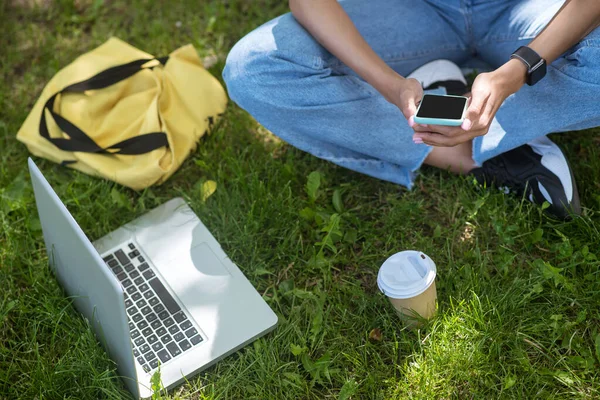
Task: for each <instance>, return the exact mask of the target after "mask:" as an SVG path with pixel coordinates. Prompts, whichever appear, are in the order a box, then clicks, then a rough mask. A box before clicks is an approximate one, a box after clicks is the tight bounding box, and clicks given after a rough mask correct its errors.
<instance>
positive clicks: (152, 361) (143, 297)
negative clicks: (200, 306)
mask: <svg viewBox="0 0 600 400" xmlns="http://www.w3.org/2000/svg"><path fill="white" fill-rule="evenodd" d="M103 259H104V262H105V263H106V264H107V265H108V266H109V267H110V269H112V271H113V273H114V274H115V275H116V277H117V279H119V282H121V286H123V289H124V290H125V309H126V310H127V318H128V321H129V330H130V334H131V341H132V343H133V355H134V356H135V358H136V360H137V362H138V363H139V364H140V365H141V366H142V368H143V369H144V371H146V372H150V371H152V370H153V369H156V368H157V367H158V363H159V361H160V363H161V365H162V364H165V363H166V362H167V361H170V360H171V359H173V358H175V357H177V356H179V355H181V354H183V353H184V352H186V351H188V350H190V349H191V348H193V347H194V346H196V345H198V344H200V343H201V342H202V340H203V339H202V336H200V335H199V333H198V329H197V327H195V326H194V324H193V323H192V322H191V320H190V318H189V317H188V315H187V313H186V312H185V311H184V310H182V309H181V307H180V306H179V304H177V302H176V301H175V299H174V298H173V296H171V294H170V293H169V292H168V291H167V289H166V288H165V286H164V285H163V283H162V282H161V281H160V279H159V278H158V277H157V276H156V274H155V273H154V271H153V270H152V268H150V265H148V262H147V261H146V260H145V259H144V257H143V256H142V255H141V254H140V252H139V250H138V249H137V248H136V247H135V245H134V244H133V243H129V244H128V245H127V246H126V247H124V248H123V249H119V250H117V251H115V252H114V253H113V254H109V255H107V256H106V257H104V258H103Z"/></svg>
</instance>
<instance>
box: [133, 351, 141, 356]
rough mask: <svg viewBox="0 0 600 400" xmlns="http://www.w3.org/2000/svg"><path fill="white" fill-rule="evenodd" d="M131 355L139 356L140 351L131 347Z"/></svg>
mask: <svg viewBox="0 0 600 400" xmlns="http://www.w3.org/2000/svg"><path fill="white" fill-rule="evenodd" d="M133 356H134V357H139V356H140V352H139V351H137V349H133Z"/></svg>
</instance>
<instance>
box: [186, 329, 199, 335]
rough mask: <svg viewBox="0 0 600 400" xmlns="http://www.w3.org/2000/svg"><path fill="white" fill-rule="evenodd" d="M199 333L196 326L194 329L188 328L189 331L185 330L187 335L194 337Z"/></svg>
mask: <svg viewBox="0 0 600 400" xmlns="http://www.w3.org/2000/svg"><path fill="white" fill-rule="evenodd" d="M197 333H198V331H197V330H196V328H192V329H188V330H187V331H185V336H187V337H192V336H194V335H195V334H197Z"/></svg>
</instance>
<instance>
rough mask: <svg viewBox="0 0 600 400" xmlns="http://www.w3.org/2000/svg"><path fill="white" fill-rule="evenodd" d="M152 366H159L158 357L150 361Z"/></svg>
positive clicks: (153, 367)
mask: <svg viewBox="0 0 600 400" xmlns="http://www.w3.org/2000/svg"><path fill="white" fill-rule="evenodd" d="M150 368H152V369H155V368H158V358H155V359H154V360H152V361H150Z"/></svg>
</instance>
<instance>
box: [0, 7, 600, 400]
mask: <svg viewBox="0 0 600 400" xmlns="http://www.w3.org/2000/svg"><path fill="white" fill-rule="evenodd" d="M11 3H12V4H13V5H11ZM42 3H45V2H42ZM285 11H286V7H285V4H284V3H283V2H277V1H267V0H257V1H254V2H244V1H227V2H220V1H214V2H206V1H204V2H198V1H191V0H185V1H179V2H173V3H171V2H166V1H142V0H133V1H130V2H125V1H119V0H114V1H105V2H103V1H100V0H97V1H84V0H81V1H75V2H72V1H62V0H61V1H54V2H51V5H49V6H42V7H30V6H28V5H27V2H26V1H25V2H24V1H15V0H13V1H9V2H8V3H6V2H4V3H3V5H0V26H2V30H3V34H2V35H1V37H0V50H1V53H2V62H1V63H0V74H1V77H2V81H3V82H4V84H3V85H2V87H0V110H1V111H0V149H1V150H2V151H1V152H0V226H1V229H0V287H1V288H2V290H1V291H0V399H2V400H4V399H6V400H8V399H10V400H12V399H33V398H38V399H54V398H65V399H66V398H69V399H100V398H102V399H121V398H128V396H129V395H128V393H127V392H126V390H125V388H124V385H123V383H122V381H121V380H120V379H119V378H118V376H117V373H116V369H115V365H114V363H113V362H112V361H111V360H110V359H109V358H108V357H107V355H106V354H105V352H104V351H103V350H102V348H101V347H100V346H99V344H98V342H97V340H96V339H95V337H94V335H93V333H92V332H91V330H90V328H89V326H88V325H87V323H86V322H85V321H84V320H83V319H82V318H81V317H79V316H78V314H77V313H76V312H75V311H74V309H73V307H72V305H71V302H70V300H69V299H68V298H66V297H65V295H64V293H63V292H62V291H61V289H60V287H59V286H58V284H57V282H56V280H55V279H54V277H53V275H52V274H51V273H50V272H49V270H48V267H47V262H48V260H47V256H46V253H45V249H44V246H43V240H42V232H41V229H40V224H39V220H38V218H37V212H36V208H35V205H34V198H33V194H32V189H31V185H30V183H29V177H28V174H27V172H26V159H27V156H28V154H27V151H26V149H25V148H24V146H23V145H21V144H20V143H18V142H17V141H16V139H15V135H16V132H17V130H18V128H19V127H20V125H21V123H22V121H23V120H24V119H25V117H26V115H27V113H28V111H29V110H30V108H31V107H32V105H33V103H34V102H35V100H36V98H37V96H38V95H39V93H40V91H41V89H42V88H43V86H44V84H45V82H47V80H48V79H50V78H51V76H52V75H53V74H54V73H55V72H56V71H57V69H59V68H60V67H62V66H64V65H66V64H67V63H69V62H70V61H71V60H73V59H74V58H75V57H76V56H77V55H79V54H81V53H83V52H85V51H88V50H90V49H92V48H94V47H95V46H97V45H99V44H100V43H102V42H104V41H105V40H106V39H107V38H108V37H110V36H111V35H115V36H118V37H120V38H122V39H124V40H126V41H128V42H129V43H131V44H133V45H135V46H137V47H139V48H141V49H143V50H146V51H148V52H150V53H153V54H156V55H162V54H166V53H168V52H169V51H171V50H173V49H175V48H177V47H178V46H180V45H183V44H185V43H192V44H194V45H195V46H196V48H197V49H198V51H199V52H200V54H201V55H202V56H210V55H216V56H217V58H218V62H217V64H216V65H215V66H214V67H213V68H211V72H212V73H213V74H215V75H216V76H219V77H220V71H221V69H222V67H223V63H224V58H225V56H226V53H227V51H228V49H229V48H230V47H231V46H232V45H233V44H234V43H235V41H236V40H238V39H239V38H240V37H241V36H243V34H244V33H246V32H248V31H250V30H251V29H252V28H253V27H254V26H256V25H258V24H260V23H261V22H263V21H266V20H268V19H270V18H272V17H274V16H276V15H278V14H280V13H283V12H285ZM599 132H600V131H598V130H589V131H585V132H579V133H569V134H563V135H560V136H554V138H555V139H556V140H557V141H558V142H559V143H561V144H562V145H563V146H564V147H565V148H566V149H567V153H568V154H569V157H570V159H571V160H572V163H573V167H574V169H575V173H576V176H577V177H578V178H579V179H578V183H579V188H580V192H581V197H582V203H583V205H584V206H585V207H586V208H585V210H584V216H583V217H582V218H578V219H576V220H574V221H570V222H559V221H555V220H552V219H549V218H548V217H546V216H544V215H542V213H541V211H540V210H539V209H538V208H535V207H533V206H531V205H530V204H529V203H528V202H526V201H521V199H518V198H514V197H510V196H507V195H505V194H503V193H501V192H497V191H485V190H480V189H478V188H477V187H476V186H474V185H473V183H472V182H471V181H470V179H468V178H461V177H456V176H451V175H449V174H447V173H445V172H441V171H435V170H432V169H425V170H424V171H423V173H422V175H421V176H420V178H419V179H418V181H417V184H416V188H415V190H413V191H410V192H408V191H406V190H404V189H402V188H399V187H397V186H395V185H392V184H389V183H385V182H381V181H377V180H374V179H371V178H368V177H365V176H361V175H358V174H355V173H352V172H349V171H346V170H343V169H341V168H338V167H335V166H333V165H331V164H328V163H326V162H323V161H321V160H318V159H316V158H314V157H311V156H308V155H306V154H304V153H302V152H299V151H297V150H295V149H293V148H290V147H288V146H287V145H285V144H283V143H280V142H278V141H274V140H271V139H270V138H269V136H268V133H266V132H265V131H264V129H262V128H261V127H260V126H258V125H257V124H256V123H255V122H254V121H253V120H252V119H251V118H250V117H249V116H248V115H247V114H246V113H245V112H243V111H242V110H240V109H239V108H237V107H236V106H235V105H233V104H230V105H229V107H228V110H227V112H226V114H225V116H224V118H223V119H222V122H221V123H220V124H219V125H218V128H217V129H216V130H215V132H214V133H213V134H212V135H211V136H210V137H208V138H206V140H204V141H203V142H202V144H201V146H200V147H199V149H198V151H197V152H196V153H194V154H193V155H192V156H191V157H190V158H189V159H188V160H187V162H186V163H185V164H184V165H183V167H182V168H181V169H180V170H179V171H178V172H177V173H176V174H175V175H174V176H173V177H172V179H170V180H169V181H168V182H167V183H166V184H164V185H163V186H160V187H153V188H150V189H147V190H145V191H142V192H139V193H138V192H133V191H131V190H128V189H126V188H123V187H121V186H119V185H116V184H113V183H111V182H106V181H102V180H99V179H95V178H91V177H88V176H86V175H83V174H81V173H78V172H75V171H72V170H69V169H66V168H62V167H60V166H57V165H54V164H52V163H49V162H45V161H42V160H37V161H39V164H40V166H41V169H42V170H43V172H44V173H45V174H46V176H47V177H48V179H49V180H50V182H51V184H52V185H53V186H54V187H55V188H56V190H57V192H58V193H59V195H60V196H61V198H62V199H63V200H64V202H65V203H66V204H67V206H68V207H69V209H70V210H71V212H72V213H73V214H74V216H75V218H76V219H77V221H79V223H80V225H81V226H82V228H83V229H84V230H85V231H86V232H87V233H88V235H89V236H90V238H91V239H95V238H98V237H100V236H101V235H103V234H105V233H106V232H109V231H110V230H112V229H115V228H117V227H118V226H120V225H121V224H123V223H125V222H127V221H129V220H131V219H133V218H134V217H137V216H139V215H142V214H143V213H145V212H146V211H147V210H149V209H151V208H153V207H155V206H157V205H159V204H161V203H163V202H164V201H166V200H168V199H170V198H172V197H174V196H183V197H184V198H186V200H187V201H188V202H189V203H190V205H191V206H192V207H193V209H194V210H195V211H196V212H197V213H198V215H199V216H200V217H201V218H202V220H203V221H204V223H205V224H206V225H207V226H208V227H209V229H210V230H211V231H212V232H213V234H214V235H215V236H216V238H217V240H219V242H220V243H221V244H222V245H223V247H224V248H225V250H226V252H227V253H228V254H229V255H230V257H231V258H232V259H233V260H234V262H236V263H237V264H238V265H239V266H240V268H241V269H242V270H243V271H244V273H245V274H246V276H247V277H248V278H249V279H250V281H251V282H252V283H253V284H254V286H255V287H256V289H257V290H258V291H259V292H260V293H261V294H263V296H264V298H265V299H266V301H267V302H268V303H269V305H270V306H271V307H272V308H273V310H274V311H275V312H276V313H277V314H278V316H279V318H280V324H279V327H278V328H277V329H276V330H275V331H274V332H273V333H271V334H269V335H267V336H266V337H263V338H261V339H259V340H257V341H256V342H254V343H253V344H251V345H249V346H247V347H246V348H245V349H243V350H241V351H239V352H238V353H236V354H235V355H233V356H230V357H228V358H227V359H225V360H223V361H221V362H219V363H218V364H217V365H216V366H214V367H212V368H210V369H208V370H207V371H205V372H203V373H201V374H200V375H198V376H196V377H194V378H192V379H191V380H190V381H189V382H188V383H186V384H184V385H182V386H181V387H180V388H177V389H175V390H174V391H172V392H170V393H169V394H168V395H167V396H166V398H169V399H188V398H189V399H217V398H230V399H251V398H255V399H285V398H290V399H292V398H293V399H296V398H301V399H324V398H333V399H350V398H352V399H363V398H364V399H390V398H398V399H404V398H410V399H412V398H423V399H429V398H518V399H523V398H560V399H563V398H598V397H599V396H600V375H599V372H598V371H599V370H600V311H599V310H600V276H599V271H600V268H599V267H600V262H599V261H598V255H599V254H598V252H599V244H600V217H599V215H598V212H597V211H595V210H598V209H599V207H600V184H599V182H600V149H599V146H598V143H599V142H598V138H599V137H600V135H599ZM209 179H210V180H214V181H216V182H217V184H218V187H217V190H216V192H215V194H214V195H213V196H212V197H210V198H209V199H208V200H207V201H206V202H204V203H203V202H202V201H201V184H202V182H205V181H206V180H209ZM309 182H310V183H309ZM403 249H419V250H421V251H423V252H425V253H427V254H428V255H430V256H431V257H432V259H433V260H435V262H436V263H437V266H438V276H439V279H438V283H437V286H438V296H439V306H440V308H439V313H438V315H437V316H436V317H435V318H434V319H433V320H432V321H431V322H430V323H429V324H428V325H427V326H425V327H424V328H423V329H421V330H418V331H406V330H404V329H402V326H401V325H400V324H399V322H398V319H397V318H396V316H395V315H394V312H393V310H392V308H391V306H390V305H389V304H388V302H387V300H386V299H385V298H384V297H383V296H382V295H381V294H380V293H379V292H378V291H377V289H376V274H377V270H378V267H379V266H380V264H381V263H382V262H383V261H384V260H385V259H386V258H387V257H388V256H390V255H391V254H393V253H394V252H396V251H399V250H403Z"/></svg>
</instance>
